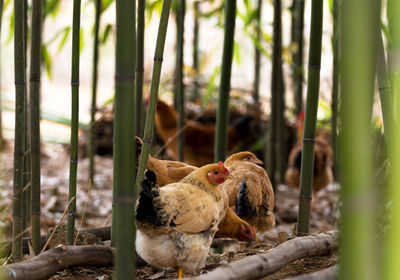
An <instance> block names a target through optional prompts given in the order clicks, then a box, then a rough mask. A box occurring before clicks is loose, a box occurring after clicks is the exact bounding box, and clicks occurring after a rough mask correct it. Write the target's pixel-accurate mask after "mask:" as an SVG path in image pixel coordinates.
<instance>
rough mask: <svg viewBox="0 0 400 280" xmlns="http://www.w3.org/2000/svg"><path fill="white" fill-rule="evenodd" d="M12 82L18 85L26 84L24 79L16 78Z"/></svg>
mask: <svg viewBox="0 0 400 280" xmlns="http://www.w3.org/2000/svg"><path fill="white" fill-rule="evenodd" d="M14 84H15V85H18V86H24V85H26V81H25V80H23V81H17V80H15V81H14Z"/></svg>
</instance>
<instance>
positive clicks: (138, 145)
mask: <svg viewBox="0 0 400 280" xmlns="http://www.w3.org/2000/svg"><path fill="white" fill-rule="evenodd" d="M135 142H136V160H137V163H136V169H137V167H138V165H139V159H140V155H141V154H142V146H143V140H142V139H140V138H139V137H137V136H136V137H135Z"/></svg>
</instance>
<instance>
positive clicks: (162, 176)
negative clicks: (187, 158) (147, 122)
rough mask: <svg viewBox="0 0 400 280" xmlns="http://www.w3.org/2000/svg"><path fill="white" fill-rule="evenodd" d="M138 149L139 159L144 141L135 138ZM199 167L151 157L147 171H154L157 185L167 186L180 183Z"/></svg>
mask: <svg viewBox="0 0 400 280" xmlns="http://www.w3.org/2000/svg"><path fill="white" fill-rule="evenodd" d="M135 139H136V147H137V153H136V154H137V157H138V159H139V156H140V153H141V149H142V145H143V140H142V139H140V138H139V137H135ZM197 168H198V167H195V166H192V165H189V164H186V163H184V162H181V161H175V160H162V159H157V158H154V157H152V156H151V155H149V157H148V161H147V169H148V170H151V171H153V172H154V173H155V174H156V177H157V184H158V185H159V186H161V187H162V186H165V185H168V184H171V183H176V182H178V181H180V180H181V179H182V178H183V177H185V176H186V175H189V174H190V173H191V172H193V171H194V170H196V169H197Z"/></svg>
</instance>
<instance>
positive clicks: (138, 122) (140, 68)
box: [135, 0, 146, 137]
mask: <svg viewBox="0 0 400 280" xmlns="http://www.w3.org/2000/svg"><path fill="white" fill-rule="evenodd" d="M145 9H146V0H138V9H137V10H138V11H137V16H138V18H137V32H136V33H137V34H136V35H137V39H136V43H137V44H136V45H137V46H136V92H135V135H136V136H140V137H141V136H142V132H143V119H144V118H143V112H144V111H143V109H142V108H143V74H144V29H145Z"/></svg>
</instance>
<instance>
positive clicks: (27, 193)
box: [22, 0, 31, 236]
mask: <svg viewBox="0 0 400 280" xmlns="http://www.w3.org/2000/svg"><path fill="white" fill-rule="evenodd" d="M27 45H28V0H24V63H25V73H26V69H27V66H28V63H27V60H28V59H27V50H28V46H27ZM29 102H30V98H29V93H28V87H27V86H25V108H24V115H25V143H24V151H25V152H24V171H23V174H24V175H23V185H24V190H23V193H22V196H23V205H24V206H23V211H22V219H23V228H24V230H25V229H26V228H28V227H29V224H30V217H31V214H30V212H31V211H30V210H31V209H30V208H31V206H30V200H31V187H30V170H31V168H30V143H29V139H30V131H31V130H30V114H29ZM27 235H28V232H26V233H25V234H24V236H27Z"/></svg>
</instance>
